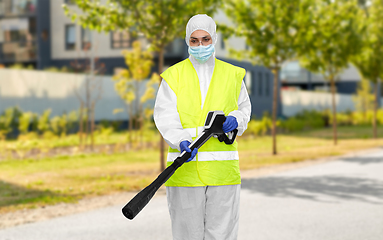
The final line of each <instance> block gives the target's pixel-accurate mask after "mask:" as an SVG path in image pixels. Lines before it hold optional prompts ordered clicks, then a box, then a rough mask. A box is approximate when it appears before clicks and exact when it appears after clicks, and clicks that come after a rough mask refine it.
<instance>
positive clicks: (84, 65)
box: [71, 42, 105, 150]
mask: <svg viewBox="0 0 383 240" xmlns="http://www.w3.org/2000/svg"><path fill="white" fill-rule="evenodd" d="M96 43H97V42H96ZM94 45H96V44H94ZM90 47H91V46H90V45H87V46H85V48H84V49H83V51H84V53H85V57H86V58H87V59H86V60H85V61H83V62H80V61H77V59H76V60H75V61H74V62H72V63H71V65H72V67H73V69H74V70H75V71H76V72H85V73H86V75H85V82H84V88H85V92H84V95H85V96H83V95H82V94H81V93H80V92H79V91H78V90H77V89H74V92H75V95H76V97H77V99H78V100H79V102H80V110H79V111H80V113H79V137H80V141H79V142H80V147H82V145H83V132H84V129H83V128H84V126H83V123H84V120H85V142H86V140H87V138H88V136H90V147H91V149H92V150H93V147H94V130H95V108H96V103H97V102H98V100H100V99H101V93H102V91H101V90H102V89H101V88H102V82H101V80H100V79H97V78H96V75H98V74H102V72H103V71H104V66H105V65H104V64H103V63H98V58H96V57H95V56H94V52H95V50H94V48H95V46H93V47H92V49H90Z"/></svg>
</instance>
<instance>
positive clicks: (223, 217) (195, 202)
mask: <svg viewBox="0 0 383 240" xmlns="http://www.w3.org/2000/svg"><path fill="white" fill-rule="evenodd" d="M240 190H241V185H227V186H207V187H166V194H167V199H168V207H169V213H170V218H171V221H172V232H173V239H174V240H213V239H214V240H235V239H237V235H238V220H239V196H240Z"/></svg>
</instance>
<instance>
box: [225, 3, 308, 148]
mask: <svg viewBox="0 0 383 240" xmlns="http://www.w3.org/2000/svg"><path fill="white" fill-rule="evenodd" d="M308 6H309V4H308V3H307V2H306V1H302V0H270V1H259V0H248V1H241V0H230V1H228V2H226V4H225V7H224V9H225V12H226V13H227V16H228V18H229V19H230V20H231V21H232V23H233V26H235V27H230V26H222V25H219V29H222V31H224V34H225V37H228V36H230V35H231V34H235V35H236V36H239V37H243V38H244V39H245V40H246V44H247V46H248V47H249V49H248V50H240V51H238V50H234V51H232V54H233V55H235V56H237V57H239V58H246V59H250V60H251V61H252V62H253V63H254V64H260V65H263V66H265V67H267V68H269V69H270V70H271V71H272V73H273V74H274V87H273V105H272V106H273V110H272V128H271V129H272V136H273V149H272V152H273V154H274V155H275V154H277V141H276V134H277V129H276V122H277V103H278V84H279V80H278V78H279V72H280V69H281V67H282V64H283V63H284V62H286V61H288V60H292V59H293V58H295V56H296V49H297V48H298V47H300V42H299V41H298V39H299V38H298V35H299V34H301V29H302V27H301V26H300V24H299V23H300V21H301V20H302V16H303V13H304V12H305V10H306V9H307V8H308Z"/></svg>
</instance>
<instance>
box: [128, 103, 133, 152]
mask: <svg viewBox="0 0 383 240" xmlns="http://www.w3.org/2000/svg"><path fill="white" fill-rule="evenodd" d="M128 113H129V140H128V141H129V147H130V148H131V147H132V146H133V138H132V135H133V106H132V103H130V104H129V107H128Z"/></svg>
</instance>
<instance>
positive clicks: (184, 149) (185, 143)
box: [180, 140, 198, 162]
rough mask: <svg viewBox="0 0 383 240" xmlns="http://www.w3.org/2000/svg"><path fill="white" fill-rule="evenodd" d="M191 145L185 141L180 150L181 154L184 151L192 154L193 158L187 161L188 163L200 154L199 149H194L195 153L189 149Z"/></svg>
mask: <svg viewBox="0 0 383 240" xmlns="http://www.w3.org/2000/svg"><path fill="white" fill-rule="evenodd" d="M189 145H190V142H189V141H187V140H185V141H182V142H181V143H180V149H181V153H182V152H183V151H186V152H189V153H190V152H191V156H190V158H189V159H188V160H186V162H190V161H191V160H193V158H194V157H195V155H197V152H198V148H194V149H193V151H192V150H191V149H190V148H189Z"/></svg>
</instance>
